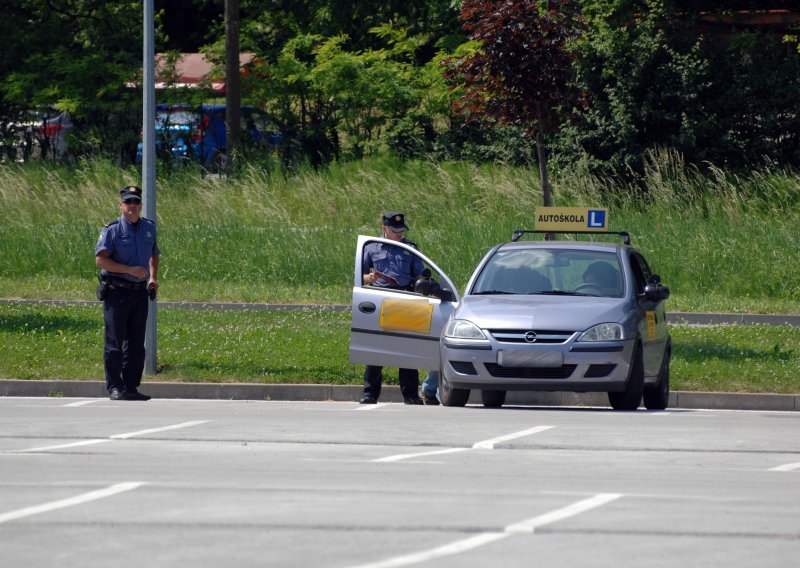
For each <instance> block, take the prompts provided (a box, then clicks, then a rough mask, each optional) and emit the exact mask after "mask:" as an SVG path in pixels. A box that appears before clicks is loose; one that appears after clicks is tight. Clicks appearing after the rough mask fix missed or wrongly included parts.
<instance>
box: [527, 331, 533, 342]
mask: <svg viewBox="0 0 800 568" xmlns="http://www.w3.org/2000/svg"><path fill="white" fill-rule="evenodd" d="M525 341H527V342H528V343H534V342H535V341H536V332H535V331H528V332H526V333H525Z"/></svg>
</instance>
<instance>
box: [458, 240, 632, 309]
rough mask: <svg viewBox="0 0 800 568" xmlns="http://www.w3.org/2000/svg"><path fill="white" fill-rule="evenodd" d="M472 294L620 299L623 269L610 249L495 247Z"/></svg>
mask: <svg viewBox="0 0 800 568" xmlns="http://www.w3.org/2000/svg"><path fill="white" fill-rule="evenodd" d="M470 293H471V294H482V295H493V294H542V295H559V296H597V297H611V298H620V297H622V294H623V281H622V270H621V267H620V263H619V258H618V257H617V255H616V254H615V253H613V252H605V251H595V250H580V249H566V248H560V249H559V248H529V249H512V250H503V249H500V250H498V251H497V252H496V253H495V254H494V255H493V256H492V257H491V258H490V259H489V261H488V262H487V263H486V265H485V266H484V267H483V269H482V270H481V273H480V275H479V276H478V278H477V280H476V281H475V285H474V286H473V287H472V290H471V292H470Z"/></svg>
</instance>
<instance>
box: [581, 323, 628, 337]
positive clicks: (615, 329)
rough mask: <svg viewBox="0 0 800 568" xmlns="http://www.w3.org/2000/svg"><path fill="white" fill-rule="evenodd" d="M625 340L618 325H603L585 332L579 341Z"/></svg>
mask: <svg viewBox="0 0 800 568" xmlns="http://www.w3.org/2000/svg"><path fill="white" fill-rule="evenodd" d="M622 339H625V335H624V334H623V333H622V326H621V325H620V324H618V323H601V324H598V325H596V326H594V327H591V328H589V329H587V330H586V331H584V332H583V333H582V334H581V336H580V337H579V338H578V341H620V340H622Z"/></svg>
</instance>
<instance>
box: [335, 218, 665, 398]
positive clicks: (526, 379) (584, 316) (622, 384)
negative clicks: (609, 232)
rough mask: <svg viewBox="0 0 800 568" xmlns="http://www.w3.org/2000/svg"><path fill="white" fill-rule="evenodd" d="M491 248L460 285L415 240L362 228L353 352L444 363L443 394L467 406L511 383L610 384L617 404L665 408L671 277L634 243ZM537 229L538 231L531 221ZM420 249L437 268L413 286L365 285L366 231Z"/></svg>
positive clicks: (397, 362)
mask: <svg viewBox="0 0 800 568" xmlns="http://www.w3.org/2000/svg"><path fill="white" fill-rule="evenodd" d="M527 232H529V231H516V232H515V235H514V240H513V241H512V242H509V243H505V244H501V245H497V246H495V247H493V248H492V249H491V250H490V251H489V252H487V253H486V255H485V256H484V258H483V260H481V262H480V263H479V264H478V266H477V268H476V269H475V271H474V273H473V274H472V276H471V277H470V279H469V282H468V284H467V287H466V291H465V293H464V295H463V296H461V297H459V295H458V292H457V290H456V288H455V286H454V285H453V283H452V281H451V280H450V279H449V278H448V277H447V275H446V274H445V273H444V272H443V271H442V270H441V269H440V268H439V267H438V266H436V264H434V263H433V262H432V261H431V260H430V259H429V258H427V257H426V256H425V255H423V254H422V253H420V252H419V251H417V250H415V249H413V248H411V247H407V246H405V245H403V244H399V243H397V242H394V241H386V240H385V239H381V238H376V237H366V236H360V237H359V238H358V245H357V249H356V261H355V273H354V281H353V304H352V324H351V334H350V360H351V361H352V362H354V363H364V364H370V365H383V366H390V367H405V368H417V369H430V370H438V371H439V396H440V399H441V401H442V403H443V404H444V405H446V406H463V405H465V404H466V403H467V400H468V398H469V394H470V390H471V389H478V390H480V391H481V395H482V400H483V404H484V405H485V406H488V407H498V406H502V405H503V403H504V402H505V398H506V391H509V390H536V391H574V392H607V393H608V398H609V402H610V404H611V406H612V407H613V408H614V409H617V410H635V409H636V408H638V407H639V405H640V403H641V402H642V400H644V405H645V407H646V408H648V409H664V408H666V407H667V403H668V399H669V362H670V355H671V341H670V336H669V331H668V329H667V319H666V314H665V310H664V300H666V299H667V298H668V297H669V289H668V288H667V287H665V286H663V285H661V283H660V278H659V277H658V276H657V275H655V274H653V273H652V272H651V270H650V267H649V265H648V264H647V261H646V260H645V259H644V257H643V256H642V254H641V253H640V252H639V251H638V250H636V249H635V248H634V247H632V246H630V244H628V241H629V239H628V235H627V234H626V233H617V235H620V236H621V237H622V240H623V242H622V243H616V242H588V241H583V242H581V241H563V240H562V241H554V240H539V241H523V242H520V241H519V237H520V236H522V235H523V234H524V233H527ZM530 232H533V231H530ZM374 241H378V242H386V243H388V244H392V245H395V246H399V247H402V248H404V249H407V250H408V251H409V252H410V253H412V254H414V255H417V256H418V257H419V258H420V259H421V260H422V261H423V263H424V264H425V265H426V266H428V267H429V269H430V270H431V271H432V273H435V274H434V277H433V278H421V279H420V280H418V281H417V283H416V286H415V291H407V290H393V289H387V288H378V287H373V286H364V285H362V275H361V257H362V253H363V250H364V246H365V245H367V244H368V243H370V242H374Z"/></svg>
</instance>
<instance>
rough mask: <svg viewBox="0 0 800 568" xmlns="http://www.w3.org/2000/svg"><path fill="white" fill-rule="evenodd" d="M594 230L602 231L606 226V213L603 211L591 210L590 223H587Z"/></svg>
mask: <svg viewBox="0 0 800 568" xmlns="http://www.w3.org/2000/svg"><path fill="white" fill-rule="evenodd" d="M587 224H588V226H589V227H591V228H592V229H602V228H603V227H605V226H606V212H605V211H602V210H596V209H595V210H592V209H590V210H589V222H588V223H587Z"/></svg>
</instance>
